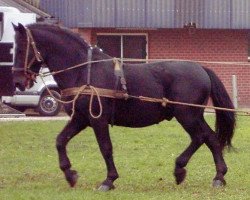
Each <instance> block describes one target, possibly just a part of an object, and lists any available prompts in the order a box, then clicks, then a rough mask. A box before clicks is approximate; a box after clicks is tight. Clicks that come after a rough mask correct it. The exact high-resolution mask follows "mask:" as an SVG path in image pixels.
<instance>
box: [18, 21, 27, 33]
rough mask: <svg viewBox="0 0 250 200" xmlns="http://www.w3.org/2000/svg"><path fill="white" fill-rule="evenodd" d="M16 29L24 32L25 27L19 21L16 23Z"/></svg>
mask: <svg viewBox="0 0 250 200" xmlns="http://www.w3.org/2000/svg"><path fill="white" fill-rule="evenodd" d="M18 30H19V32H20V33H23V34H26V29H25V27H24V26H23V25H22V24H21V23H18Z"/></svg>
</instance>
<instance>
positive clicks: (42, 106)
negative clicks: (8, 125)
mask: <svg viewBox="0 0 250 200" xmlns="http://www.w3.org/2000/svg"><path fill="white" fill-rule="evenodd" d="M42 72H48V69H47V68H44V69H42ZM43 80H44V83H45V84H46V86H45V85H44V83H43V81H42V79H41V78H40V77H39V76H38V77H37V78H36V83H34V85H33V86H32V87H31V88H30V89H26V90H25V91H20V90H16V91H15V94H14V95H13V96H2V102H3V103H5V104H7V105H9V106H10V107H13V108H15V109H17V110H19V111H22V112H23V111H25V110H26V109H27V108H33V109H35V111H38V112H39V114H40V115H43V116H55V115H57V114H58V113H59V112H60V110H61V103H60V102H57V101H56V99H60V97H61V96H60V91H59V89H58V87H57V84H56V82H55V80H54V78H53V77H52V76H51V75H50V76H46V77H44V78H43ZM46 87H48V88H49V89H50V91H51V93H52V94H53V96H51V95H50V94H49V93H48V91H47V89H46Z"/></svg>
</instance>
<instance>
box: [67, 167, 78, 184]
mask: <svg viewBox="0 0 250 200" xmlns="http://www.w3.org/2000/svg"><path fill="white" fill-rule="evenodd" d="M65 177H66V180H67V181H68V183H69V185H70V187H74V186H75V184H76V182H77V179H78V175H77V172H76V171H75V170H67V171H66V172H65Z"/></svg>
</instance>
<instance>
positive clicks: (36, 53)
mask: <svg viewBox="0 0 250 200" xmlns="http://www.w3.org/2000/svg"><path fill="white" fill-rule="evenodd" d="M25 30H26V37H27V46H26V52H25V60H24V67H23V68H16V67H12V71H13V72H22V71H23V72H24V75H25V77H26V78H27V79H28V80H33V81H35V80H36V76H37V75H38V74H37V73H35V72H33V71H32V70H31V69H30V67H31V66H32V64H33V63H34V62H35V61H37V62H39V63H44V59H43V57H42V56H41V53H40V52H39V51H38V49H37V47H36V43H35V40H34V38H33V36H32V33H31V31H30V30H29V29H28V28H27V27H26V28H25ZM30 46H31V47H32V49H33V53H34V57H33V58H32V59H31V60H30V61H29V60H28V59H29V53H30V49H31V48H30Z"/></svg>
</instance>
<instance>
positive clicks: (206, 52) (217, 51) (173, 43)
mask: <svg viewBox="0 0 250 200" xmlns="http://www.w3.org/2000/svg"><path fill="white" fill-rule="evenodd" d="M79 32H80V33H81V34H82V35H84V37H85V38H86V37H87V38H88V39H87V40H90V38H91V40H90V41H91V43H92V44H95V43H96V33H100V32H109V33H138V32H140V33H147V34H148V56H149V58H152V59H154V58H166V59H188V60H202V61H219V62H229V61H231V62H247V57H248V52H247V49H248V39H247V34H248V33H247V31H242V30H199V29H198V30H195V31H194V32H190V31H189V30H187V29H159V30H117V29H92V30H91V31H90V30H89V29H86V30H84V29H82V30H80V31H79ZM249 64H250V63H249ZM203 65H204V66H207V67H209V68H211V69H213V70H214V71H215V73H216V74H217V75H218V76H219V77H220V78H221V80H222V82H223V83H224V85H225V86H226V89H227V91H228V92H229V94H230V96H232V75H236V76H237V80H238V82H237V84H238V100H239V106H240V107H246V106H248V107H249V106H250V65H249V66H240V65H228V64H227V65H222V64H205V63H204V64H203Z"/></svg>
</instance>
